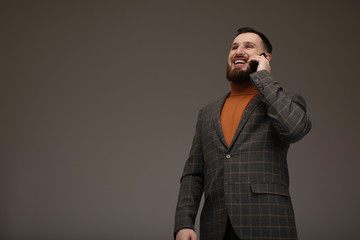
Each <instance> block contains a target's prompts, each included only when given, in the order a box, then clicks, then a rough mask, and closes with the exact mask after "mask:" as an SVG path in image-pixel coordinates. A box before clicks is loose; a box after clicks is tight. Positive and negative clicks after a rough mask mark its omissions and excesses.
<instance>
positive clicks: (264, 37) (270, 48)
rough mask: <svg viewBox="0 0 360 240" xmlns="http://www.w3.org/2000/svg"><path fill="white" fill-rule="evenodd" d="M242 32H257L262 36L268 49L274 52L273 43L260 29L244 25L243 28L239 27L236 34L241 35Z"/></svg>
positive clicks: (269, 51)
mask: <svg viewBox="0 0 360 240" xmlns="http://www.w3.org/2000/svg"><path fill="white" fill-rule="evenodd" d="M242 33H255V34H257V35H259V37H260V38H261V40H262V41H263V43H264V45H265V48H266V51H267V52H268V53H270V54H271V52H272V46H271V43H270V41H269V39H268V38H267V37H266V36H265V35H264V34H262V33H261V32H259V31H256V30H255V29H253V28H250V27H243V28H239V29H238V30H237V34H236V36H238V35H240V34H242Z"/></svg>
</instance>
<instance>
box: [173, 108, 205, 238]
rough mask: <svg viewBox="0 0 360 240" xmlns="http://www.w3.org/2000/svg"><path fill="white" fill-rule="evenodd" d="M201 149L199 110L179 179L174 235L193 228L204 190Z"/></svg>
mask: <svg viewBox="0 0 360 240" xmlns="http://www.w3.org/2000/svg"><path fill="white" fill-rule="evenodd" d="M202 149H203V148H202V141H201V111H200V112H199V116H198V121H197V124H196V133H195V136H194V138H193V143H192V147H191V150H190V155H189V158H188V160H187V161H186V163H185V167H184V171H183V174H182V177H181V180H180V184H181V185H180V191H179V197H178V202H177V206H176V213H175V228H174V237H175V236H176V233H177V232H178V231H179V230H180V229H183V228H190V229H193V230H194V224H195V218H196V214H197V212H198V208H199V204H200V200H201V196H202V193H203V191H204V178H203V168H204V160H203V151H202Z"/></svg>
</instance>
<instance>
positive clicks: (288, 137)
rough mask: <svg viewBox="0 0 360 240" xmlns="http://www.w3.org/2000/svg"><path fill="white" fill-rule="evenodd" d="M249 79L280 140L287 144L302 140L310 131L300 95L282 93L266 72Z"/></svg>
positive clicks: (304, 104)
mask: <svg viewBox="0 0 360 240" xmlns="http://www.w3.org/2000/svg"><path fill="white" fill-rule="evenodd" d="M250 79H251V81H252V83H253V84H254V85H255V87H256V88H257V90H258V91H259V92H260V93H261V94H262V96H263V99H264V100H263V101H264V103H265V105H266V107H267V115H268V116H269V117H270V119H271V120H272V123H273V126H274V128H275V129H276V130H277V132H278V134H279V137H280V139H281V140H283V141H285V142H287V143H294V142H297V141H299V140H300V139H302V138H303V137H304V136H305V135H306V134H307V133H308V132H309V131H310V129H311V121H310V118H309V116H308V115H307V113H306V103H305V100H304V99H303V98H302V97H301V96H300V95H291V94H286V93H284V92H283V89H282V87H281V86H280V84H279V83H278V82H276V81H274V80H273V77H272V75H271V74H270V73H269V72H268V71H266V70H263V71H259V72H255V73H253V74H251V75H250Z"/></svg>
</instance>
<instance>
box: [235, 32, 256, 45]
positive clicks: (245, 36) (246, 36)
mask: <svg viewBox="0 0 360 240" xmlns="http://www.w3.org/2000/svg"><path fill="white" fill-rule="evenodd" d="M243 42H251V43H254V44H256V45H261V43H262V40H261V38H260V37H259V35H257V34H256V33H242V34H240V35H238V36H236V38H235V39H234V41H233V44H240V43H243Z"/></svg>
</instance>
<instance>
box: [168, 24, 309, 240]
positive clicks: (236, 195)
mask: <svg viewBox="0 0 360 240" xmlns="http://www.w3.org/2000/svg"><path fill="white" fill-rule="evenodd" d="M271 52H272V46H271V44H270V41H269V40H268V38H267V37H266V36H265V35H264V34H262V33H260V32H258V31H256V30H254V29H252V28H240V29H238V32H237V35H236V37H235V39H234V41H233V43H232V45H231V49H230V52H229V56H228V63H227V79H228V80H229V81H230V83H231V84H230V85H231V92H230V93H228V94H226V95H225V96H224V97H222V98H221V99H219V100H218V101H216V102H214V103H212V104H210V105H208V106H206V107H205V108H203V109H201V110H200V111H199V115H198V121H197V124H196V133H195V136H194V139H193V143H192V147H191V150H190V155H189V158H188V160H187V161H186V163H185V167H184V171H183V174H182V177H181V181H180V182H181V186H180V191H179V197H178V203H177V207H176V214H175V229H174V237H176V239H177V240H195V239H197V234H196V233H195V231H194V223H195V218H196V214H197V211H198V207H199V203H200V200H201V196H202V194H203V193H204V206H203V209H202V213H201V218H200V237H201V240H222V239H224V240H235V239H236V240H238V239H242V240H243V239H244V240H246V239H251V240H255V239H273V240H274V239H297V233H296V226H295V217H294V211H293V207H292V203H291V199H290V194H289V174H288V167H287V152H288V149H289V146H290V144H291V143H294V142H297V141H299V140H300V139H302V138H303V137H304V136H305V135H306V134H307V133H308V132H309V131H310V128H311V121H310V118H309V116H308V115H307V113H306V104H305V101H304V99H303V98H302V97H301V96H300V95H291V94H288V93H285V92H284V91H283V89H282V87H281V85H280V84H279V83H278V82H276V81H274V80H273V77H272V75H271V67H270V60H271Z"/></svg>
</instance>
